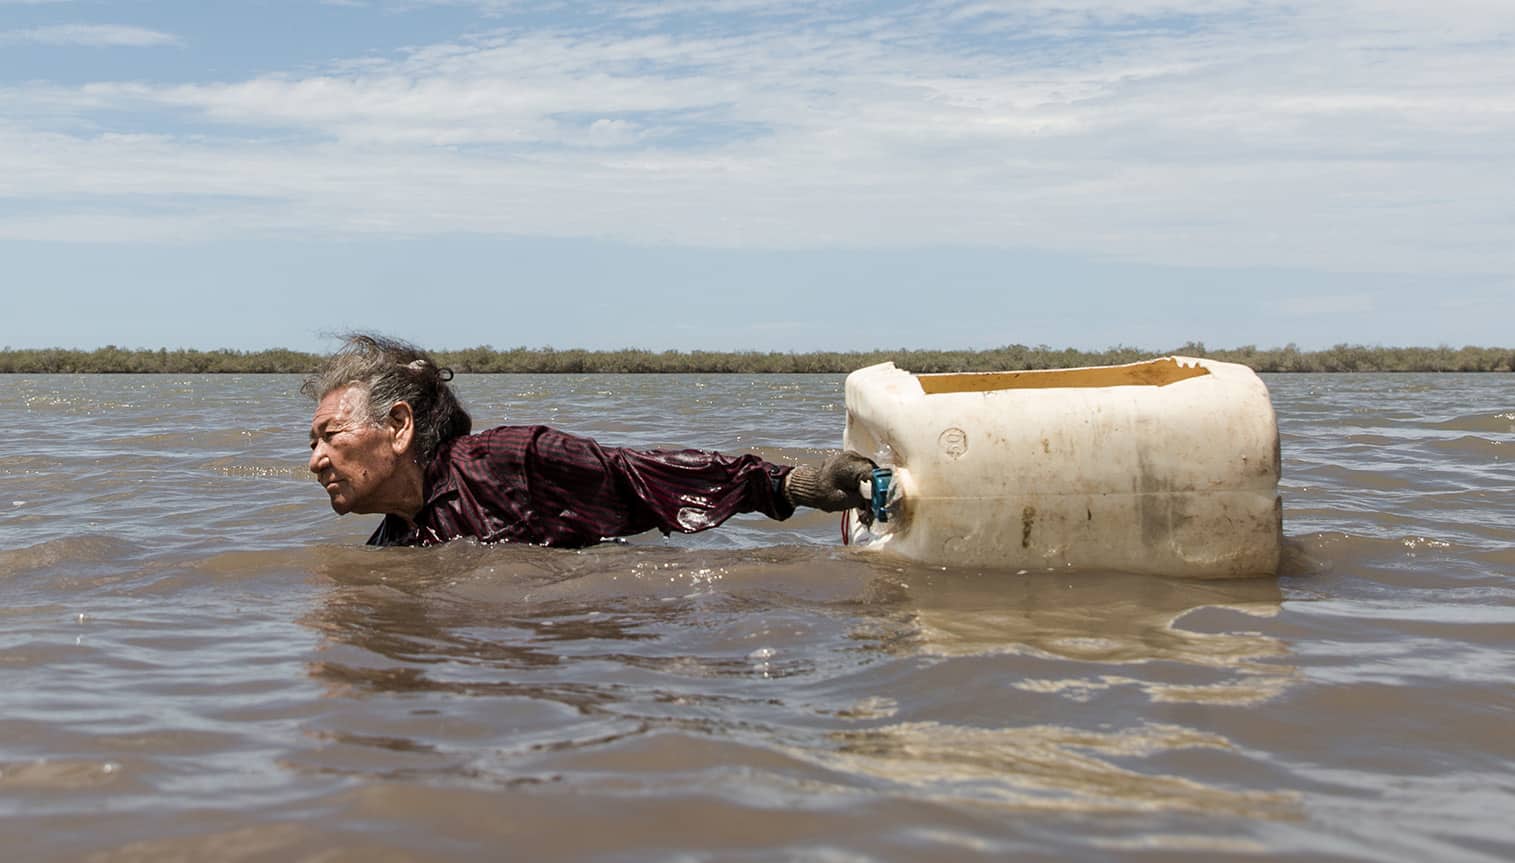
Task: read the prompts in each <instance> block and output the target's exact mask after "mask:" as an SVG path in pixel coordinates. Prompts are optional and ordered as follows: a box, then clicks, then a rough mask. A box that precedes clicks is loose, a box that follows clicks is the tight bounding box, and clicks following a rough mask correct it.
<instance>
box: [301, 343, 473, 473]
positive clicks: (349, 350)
mask: <svg viewBox="0 0 1515 863" xmlns="http://www.w3.org/2000/svg"><path fill="white" fill-rule="evenodd" d="M450 380H452V369H449V368H445V367H442V366H438V365H437V363H436V361H435V360H433V359H432V358H431V355H430V354H428V353H426V352H425V351H423V350H421V349H420V348H418V347H416V346H415V345H413V344H410V343H409V342H403V341H400V340H399V339H391V338H386V337H384V336H375V335H368V334H365V333H351V334H348V335H347V336H345V337H344V343H343V345H342V347H341V348H340V349H339V350H338V351H337V352H336V353H334V354H332V355H331V356H330V357H327V359H326V361H325V362H323V363H321V367H320V368H318V369H316V371H315V372H314V373H312V374H311V375H310V376H309V377H307V378H306V379H305V383H304V384H303V385H302V386H301V387H300V392H302V393H304V394H305V395H307V396H310V397H311V398H312V399H315V400H316V401H320V400H321V399H323V398H325V397H326V394H327V393H329V392H331V391H332V390H336V389H341V388H342V387H346V386H354V385H355V386H359V387H362V388H363V391H364V392H365V393H366V394H367V396H368V398H367V409H368V417H367V420H368V422H370V423H372V424H374V425H382V424H383V423H384V420H385V418H386V417H388V416H389V411H390V409H391V408H393V407H394V406H395V405H396V404H398V403H400V402H405V403H406V404H408V405H410V410H411V413H412V414H413V415H414V416H415V424H416V432H415V435H416V436H415V447H416V450H415V451H416V457H417V459H416V460H417V461H418V462H420V463H421V464H426V463H427V462H430V461H431V458H432V456H433V455H435V454H436V451H437V447H439V446H441V445H442V442H443V441H448V440H451V439H453V438H455V437H462V436H463V435H466V434H468V432H469V431H470V430H471V429H472V428H473V420H472V419H471V418H470V417H469V416H468V411H465V410H463V406H462V405H461V404H460V403H459V402H458V397H457V396H456V395H454V394H453V391H452V387H450V386H448V385H447V382H448V381H450Z"/></svg>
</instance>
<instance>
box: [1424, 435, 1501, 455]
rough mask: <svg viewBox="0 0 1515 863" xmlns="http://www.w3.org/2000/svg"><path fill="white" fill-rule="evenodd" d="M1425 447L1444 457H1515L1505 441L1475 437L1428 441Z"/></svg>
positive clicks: (1466, 436)
mask: <svg viewBox="0 0 1515 863" xmlns="http://www.w3.org/2000/svg"><path fill="white" fill-rule="evenodd" d="M1425 447H1426V448H1427V449H1430V450H1434V451H1435V452H1437V453H1440V454H1443V455H1450V456H1456V457H1459V458H1475V459H1489V460H1494V459H1499V458H1509V457H1510V456H1511V455H1515V449H1512V448H1511V447H1510V446H1508V445H1507V444H1506V443H1505V442H1504V441H1497V440H1489V439H1488V438H1483V437H1476V436H1474V435H1463V436H1462V437H1458V438H1453V439H1451V440H1434V441H1428V442H1426V444H1425Z"/></svg>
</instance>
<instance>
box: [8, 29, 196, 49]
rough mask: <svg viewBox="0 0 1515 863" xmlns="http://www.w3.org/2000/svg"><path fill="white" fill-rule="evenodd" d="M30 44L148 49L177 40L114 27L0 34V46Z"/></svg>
mask: <svg viewBox="0 0 1515 863" xmlns="http://www.w3.org/2000/svg"><path fill="white" fill-rule="evenodd" d="M5 42H13V43H14V42H30V43H33V44H36V45H79V46H88V47H127V48H151V47H156V46H159V45H177V44H179V39H178V37H176V36H174V35H172V34H169V33H161V32H159V31H157V30H147V29H144V28H142V27H126V26H120V25H116V24H54V25H50V26H46V27H32V28H30V29H26V30H0V43H5Z"/></svg>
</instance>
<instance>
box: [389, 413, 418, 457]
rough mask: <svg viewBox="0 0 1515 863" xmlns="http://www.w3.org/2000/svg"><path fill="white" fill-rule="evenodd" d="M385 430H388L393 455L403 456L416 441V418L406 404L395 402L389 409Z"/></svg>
mask: <svg viewBox="0 0 1515 863" xmlns="http://www.w3.org/2000/svg"><path fill="white" fill-rule="evenodd" d="M385 428H387V429H389V446H390V448H391V449H393V450H394V453H395V455H404V454H405V452H406V450H408V449H410V445H411V443H412V442H413V441H415V439H416V416H415V413H414V412H413V411H411V409H410V404H409V403H408V402H395V406H394V407H392V408H390V409H389V418H388V420H387V422H386V423H385Z"/></svg>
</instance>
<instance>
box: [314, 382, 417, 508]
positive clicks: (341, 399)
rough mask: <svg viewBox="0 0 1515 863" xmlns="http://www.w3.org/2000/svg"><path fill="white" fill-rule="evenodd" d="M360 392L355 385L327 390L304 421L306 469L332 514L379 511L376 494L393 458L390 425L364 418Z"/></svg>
mask: <svg viewBox="0 0 1515 863" xmlns="http://www.w3.org/2000/svg"><path fill="white" fill-rule="evenodd" d="M366 397H367V393H366V392H364V390H363V389H362V388H361V387H358V386H347V387H342V388H340V389H335V390H332V391H331V392H329V393H327V394H326V395H325V396H323V397H322V398H321V403H320V404H318V405H316V414H315V416H314V417H313V418H312V419H311V421H310V464H309V467H310V472H311V473H313V474H315V475H316V479H317V480H318V481H320V483H321V485H323V486H325V488H326V493H327V494H329V495H331V508H332V509H334V510H336V512H337V514H338V515H346V514H347V513H349V512H358V513H364V512H381V511H382V510H381V509H379V508H378V506H377V504H378V501H377V497H378V494H377V493H378V492H379V491H380V490H381V489H382V488H383V486H384V484H385V483H386V482H387V481H388V480H389V478H390V477H391V476H392V475H393V474H394V472H395V466H396V464H397V463H398V456H397V454H396V453H395V452H394V448H393V447H392V445H391V444H392V440H393V435H392V434H391V433H390V430H389V429H388V428H386V427H385V426H382V425H374V424H372V423H370V422H368V412H367V409H366V407H365V405H364V401H365V399H366Z"/></svg>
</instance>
